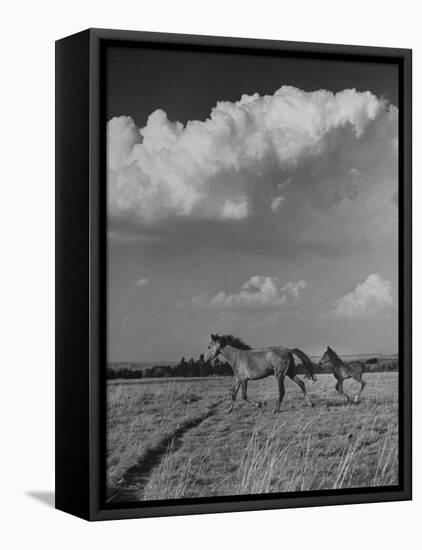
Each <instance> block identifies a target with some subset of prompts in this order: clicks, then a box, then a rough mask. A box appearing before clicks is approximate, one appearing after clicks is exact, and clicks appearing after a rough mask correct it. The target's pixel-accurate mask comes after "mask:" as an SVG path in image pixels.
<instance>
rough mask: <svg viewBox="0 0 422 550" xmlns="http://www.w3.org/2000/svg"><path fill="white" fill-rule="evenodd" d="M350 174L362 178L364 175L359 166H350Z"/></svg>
mask: <svg viewBox="0 0 422 550" xmlns="http://www.w3.org/2000/svg"><path fill="white" fill-rule="evenodd" d="M349 176H352V177H354V178H360V177H362V174H361V173H360V171H359V170H358V169H357V168H350V170H349Z"/></svg>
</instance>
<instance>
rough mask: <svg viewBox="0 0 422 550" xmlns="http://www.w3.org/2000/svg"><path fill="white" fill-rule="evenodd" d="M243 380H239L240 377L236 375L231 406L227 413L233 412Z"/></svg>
mask: <svg viewBox="0 0 422 550" xmlns="http://www.w3.org/2000/svg"><path fill="white" fill-rule="evenodd" d="M241 383H242V381H241V380H239V378H237V377H235V379H234V382H233V389H232V400H231V403H230V407H229V408H228V410H227V413H231V412H232V410H233V407H234V402H235V401H236V396H237V392H238V391H239V388H240V385H241Z"/></svg>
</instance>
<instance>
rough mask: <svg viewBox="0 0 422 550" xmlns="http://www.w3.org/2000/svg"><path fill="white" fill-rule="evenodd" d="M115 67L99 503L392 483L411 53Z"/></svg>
mask: <svg viewBox="0 0 422 550" xmlns="http://www.w3.org/2000/svg"><path fill="white" fill-rule="evenodd" d="M105 66H106V75H107V77H106V91H105V94H106V121H105V123H106V146H107V154H106V162H107V168H106V178H107V380H106V385H107V388H106V432H107V433H106V455H107V456H106V485H107V487H106V494H107V497H106V499H107V502H108V503H112V504H116V503H133V502H146V501H169V500H177V499H198V498H199V499H201V498H210V497H211V498H212V497H232V496H239V495H243V496H244V495H262V494H266V495H268V494H278V495H283V494H287V493H301V492H303V493H309V492H314V491H315V492H318V491H326V490H334V491H335V490H337V491H339V492H341V491H343V490H348V489H365V488H381V487H394V486H398V485H399V374H400V369H401V368H402V365H401V364H400V361H399V308H400V300H399V210H398V204H399V149H400V143H399V117H400V112H399V68H398V65H397V64H389V63H373V62H362V61H354V60H347V61H344V60H341V61H339V60H335V59H334V60H333V59H330V60H327V59H323V58H321V59H318V57H317V56H314V57H312V58H306V57H294V56H290V57H289V55H287V54H285V55H276V54H274V55H272V56H271V55H266V56H262V55H258V54H256V55H254V54H253V53H250V52H248V53H244V54H243V53H238V54H236V53H224V54H223V53H219V52H215V53H214V52H204V51H200V52H199V51H198V52H197V51H187V50H183V49H180V48H179V49H173V50H170V49H163V48H154V47H133V46H132V47H129V46H127V47H125V46H124V45H123V46H119V45H117V46H109V47H108V48H107V51H106V60H105Z"/></svg>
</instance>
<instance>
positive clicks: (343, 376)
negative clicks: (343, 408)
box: [319, 346, 366, 403]
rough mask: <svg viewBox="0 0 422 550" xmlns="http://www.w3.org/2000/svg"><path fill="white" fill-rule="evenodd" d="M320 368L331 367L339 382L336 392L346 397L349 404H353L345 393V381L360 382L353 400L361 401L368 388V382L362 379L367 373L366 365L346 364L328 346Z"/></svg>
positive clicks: (352, 362) (354, 362) (353, 362)
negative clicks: (350, 379)
mask: <svg viewBox="0 0 422 550" xmlns="http://www.w3.org/2000/svg"><path fill="white" fill-rule="evenodd" d="M319 366H320V367H325V366H329V367H331V369H332V371H333V374H334V376H335V378H336V380H337V384H336V390H337V391H338V392H339V394H340V395H342V396H343V397H345V398H346V399H347V401H349V403H350V402H352V399H351V398H350V397H349V396H348V395H347V393H345V392H344V390H343V382H344V380H347V378H353V380H356V382H359V383H360V390H359V392H358V393H357V394H356V395H355V397H354V399H353V401H354V402H355V403H357V402H358V401H359V398H360V394H361V393H362V391H363V388H364V387H365V386H366V382H365V381H364V380H363V379H362V374H363V373H364V372H365V365H364V364H363V363H362V362H361V361H351V362H350V363H348V364H346V363H345V362H344V361H343V360H342V359H340V357H339V356H338V355H337V353H336V352H335V351H334V350H333V349H331V348H330V346H328V347H327V349H326V351H325V353H324V355H323V356H322V357H321V360H320V362H319Z"/></svg>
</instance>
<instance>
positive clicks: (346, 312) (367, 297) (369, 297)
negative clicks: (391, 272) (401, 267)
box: [329, 273, 394, 319]
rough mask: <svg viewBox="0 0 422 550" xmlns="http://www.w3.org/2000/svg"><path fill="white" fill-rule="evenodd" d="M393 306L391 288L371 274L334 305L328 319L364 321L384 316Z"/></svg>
mask: <svg viewBox="0 0 422 550" xmlns="http://www.w3.org/2000/svg"><path fill="white" fill-rule="evenodd" d="M393 304H394V295H393V287H392V285H391V283H390V281H388V280H387V279H384V278H382V277H381V275H378V274H377V273H372V274H371V275H369V277H368V278H367V279H366V281H364V282H363V283H360V284H358V285H357V287H356V288H355V289H354V290H353V291H352V292H350V293H349V294H346V295H345V296H343V297H342V298H340V299H339V300H337V301H336V302H335V304H334V309H333V310H332V311H331V312H330V313H329V317H332V318H336V319H366V318H371V317H377V316H378V315H381V314H385V312H386V310H387V308H388V307H389V306H392V305H393Z"/></svg>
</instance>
